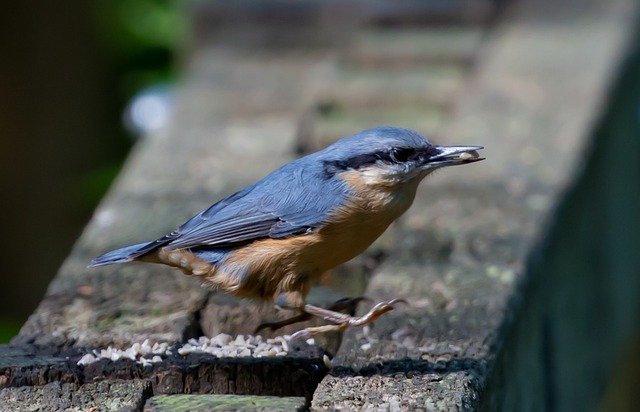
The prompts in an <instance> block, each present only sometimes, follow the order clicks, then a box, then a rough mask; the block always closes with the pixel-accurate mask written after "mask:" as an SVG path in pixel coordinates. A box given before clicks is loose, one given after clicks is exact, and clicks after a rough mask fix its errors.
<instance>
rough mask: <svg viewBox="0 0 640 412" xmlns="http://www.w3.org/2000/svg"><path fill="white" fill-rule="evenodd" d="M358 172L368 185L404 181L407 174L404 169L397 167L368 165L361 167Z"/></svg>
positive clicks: (392, 183) (393, 183)
mask: <svg viewBox="0 0 640 412" xmlns="http://www.w3.org/2000/svg"><path fill="white" fill-rule="evenodd" d="M358 174H359V175H360V176H361V178H362V181H363V183H364V184H366V185H373V186H379V185H384V186H388V185H395V184H398V183H400V182H401V181H402V177H404V176H405V173H404V171H401V170H398V169H397V168H395V167H386V168H384V167H380V166H376V165H373V166H367V167H363V168H360V169H359V170H358Z"/></svg>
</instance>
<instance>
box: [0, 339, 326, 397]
mask: <svg viewBox="0 0 640 412" xmlns="http://www.w3.org/2000/svg"><path fill="white" fill-rule="evenodd" d="M50 350H51V347H50V346H49V347H41V346H34V345H21V346H12V345H0V389H4V388H19V387H34V386H38V387H40V386H45V385H47V384H48V383H51V382H59V383H62V384H65V385H66V384H70V385H72V386H73V387H80V385H83V384H88V383H92V382H99V381H105V380H107V381H116V380H136V379H138V380H143V381H145V382H147V383H148V385H149V387H150V388H151V389H152V390H153V393H154V394H180V393H218V394H252V395H272V396H301V397H306V398H310V397H311V394H312V393H313V391H314V390H315V387H316V385H317V384H318V382H319V381H320V380H321V379H322V377H323V376H324V374H325V373H326V371H327V368H326V366H325V362H324V359H323V355H324V351H323V350H322V349H320V348H318V347H313V346H308V345H304V344H298V345H296V346H293V344H292V347H291V348H290V350H289V354H288V355H287V356H278V357H270V358H252V357H243V358H231V357H225V358H218V357H215V356H213V355H210V354H206V353H191V354H188V355H186V356H183V355H180V354H179V353H178V351H177V350H176V348H173V354H171V355H163V356H162V361H160V362H156V363H150V364H148V365H144V364H141V363H138V362H135V361H133V360H129V359H120V360H117V361H113V360H111V359H100V360H98V361H97V362H93V363H89V364H85V365H79V364H78V361H79V360H80V359H81V358H82V356H83V355H84V354H85V353H86V352H87V351H86V350H82V349H69V350H65V351H63V352H61V353H50ZM70 387H71V386H65V388H70ZM65 390H67V389H65ZM69 390H70V389H69ZM10 393H22V392H10Z"/></svg>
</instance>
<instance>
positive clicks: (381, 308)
mask: <svg viewBox="0 0 640 412" xmlns="http://www.w3.org/2000/svg"><path fill="white" fill-rule="evenodd" d="M398 303H407V302H406V301H405V300H404V299H393V300H390V301H388V302H380V303H378V304H377V305H375V306H374V307H373V308H371V310H369V312H367V313H365V314H364V315H363V316H351V315H347V314H344V313H340V312H336V311H333V310H329V309H324V308H320V307H317V306H314V305H308V304H307V305H304V312H305V313H308V314H309V315H313V316H317V317H320V318H322V319H324V320H327V321H329V322H331V323H334V325H323V326H312V327H309V328H305V329H302V330H300V331H298V332H296V333H294V334H293V335H292V336H291V337H292V338H301V339H307V338H310V337H311V336H314V335H317V334H318V333H326V332H341V331H343V330H345V329H347V328H348V327H349V326H362V325H366V324H368V323H371V322H373V321H374V320H376V319H378V318H379V317H380V316H381V315H383V314H385V313H387V312H389V311H391V310H393V308H394V305H396V304H398Z"/></svg>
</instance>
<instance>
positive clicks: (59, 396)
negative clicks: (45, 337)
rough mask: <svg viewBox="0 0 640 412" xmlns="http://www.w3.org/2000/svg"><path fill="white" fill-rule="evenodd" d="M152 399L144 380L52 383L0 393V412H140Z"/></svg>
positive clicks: (4, 390)
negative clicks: (81, 383) (76, 383)
mask: <svg viewBox="0 0 640 412" xmlns="http://www.w3.org/2000/svg"><path fill="white" fill-rule="evenodd" d="M150 396H151V390H150V385H149V383H148V382H146V381H143V380H127V381H122V380H118V381H102V382H97V383H89V384H86V385H81V386H78V385H75V384H73V383H60V382H51V383H48V384H46V385H44V386H22V387H19V388H5V389H2V390H0V411H7V412H8V411H36V410H47V411H78V412H80V411H92V412H105V411H115V410H118V411H131V412H133V411H140V410H142V408H143V406H144V403H145V400H146V399H147V398H148V397H150Z"/></svg>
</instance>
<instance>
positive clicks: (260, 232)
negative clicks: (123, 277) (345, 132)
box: [158, 162, 345, 249]
mask: <svg viewBox="0 0 640 412" xmlns="http://www.w3.org/2000/svg"><path fill="white" fill-rule="evenodd" d="M344 197H345V187H344V184H342V183H341V182H340V181H337V180H335V179H332V178H331V176H329V175H327V174H326V173H325V172H324V170H323V169H322V168H312V167H300V165H299V164H298V162H293V163H291V164H289V165H286V166H284V167H283V168H281V169H278V170H277V171H275V172H273V173H272V174H271V175H269V176H267V177H266V178H265V179H263V180H261V181H259V182H258V183H256V184H254V185H253V186H249V187H247V188H246V189H244V190H242V191H240V192H238V193H236V194H234V195H231V196H229V197H228V198H226V199H223V200H222V201H220V202H218V203H216V204H214V205H213V206H211V207H210V208H208V209H206V210H204V211H202V212H201V213H199V214H198V215H196V216H194V217H193V218H192V219H190V220H189V221H187V222H186V223H184V224H183V225H182V226H180V227H179V228H178V229H176V230H175V231H174V232H172V233H171V234H169V235H167V236H166V237H165V238H163V239H164V241H163V242H162V243H163V244H164V245H165V247H168V248H172V249H181V248H198V247H204V248H206V247H211V246H213V247H226V246H232V245H235V244H242V243H246V242H250V241H253V240H257V239H264V238H283V237H287V236H291V235H295V234H301V233H306V232H309V231H312V230H314V229H316V228H318V227H320V226H321V225H322V223H323V222H325V221H326V219H327V216H328V213H329V212H330V211H331V210H333V209H334V208H336V207H339V206H340V205H341V204H343V203H344ZM161 240H162V239H159V240H158V241H161Z"/></svg>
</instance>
